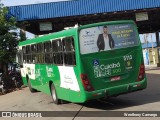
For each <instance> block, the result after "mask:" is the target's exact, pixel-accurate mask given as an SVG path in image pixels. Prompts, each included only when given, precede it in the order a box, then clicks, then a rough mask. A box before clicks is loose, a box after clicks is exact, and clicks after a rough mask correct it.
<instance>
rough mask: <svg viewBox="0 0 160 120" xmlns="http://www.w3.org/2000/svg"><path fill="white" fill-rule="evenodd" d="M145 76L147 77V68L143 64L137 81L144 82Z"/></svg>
mask: <svg viewBox="0 0 160 120" xmlns="http://www.w3.org/2000/svg"><path fill="white" fill-rule="evenodd" d="M144 75H145V67H144V64H141V65H140V68H139V73H138V80H137V81H141V80H143V79H144Z"/></svg>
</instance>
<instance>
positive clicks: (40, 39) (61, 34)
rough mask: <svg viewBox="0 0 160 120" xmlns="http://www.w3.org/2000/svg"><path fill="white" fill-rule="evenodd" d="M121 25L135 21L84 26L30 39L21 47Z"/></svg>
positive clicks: (21, 43)
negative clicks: (104, 26)
mask: <svg viewBox="0 0 160 120" xmlns="http://www.w3.org/2000/svg"><path fill="white" fill-rule="evenodd" d="M120 23H132V24H133V23H134V21H133V20H119V21H108V22H99V23H93V24H87V25H82V26H79V27H77V28H71V29H68V30H62V31H59V32H56V33H50V34H48V35H44V36H41V37H37V38H33V39H28V40H26V41H23V42H20V43H19V46H24V45H28V44H34V43H40V42H45V41H48V40H52V39H58V38H63V37H66V36H72V35H74V34H75V32H77V30H81V29H84V28H88V27H94V26H102V25H104V24H108V25H110V24H120Z"/></svg>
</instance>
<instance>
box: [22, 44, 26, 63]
mask: <svg viewBox="0 0 160 120" xmlns="http://www.w3.org/2000/svg"><path fill="white" fill-rule="evenodd" d="M22 53H23V63H26V47H25V46H23V47H22Z"/></svg>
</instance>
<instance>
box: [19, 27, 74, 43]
mask: <svg viewBox="0 0 160 120" xmlns="http://www.w3.org/2000/svg"><path fill="white" fill-rule="evenodd" d="M76 31H77V28H71V29H68V30H62V31H59V32H56V33H50V34H48V35H44V36H41V37H37V38H33V39H28V40H26V41H23V42H19V46H24V45H28V44H34V43H40V42H45V41H49V40H52V39H59V38H63V37H66V36H71V35H74V33H75V32H76Z"/></svg>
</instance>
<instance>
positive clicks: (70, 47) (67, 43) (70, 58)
mask: <svg viewBox="0 0 160 120" xmlns="http://www.w3.org/2000/svg"><path fill="white" fill-rule="evenodd" d="M63 50H64V64H65V65H76V59H75V47H74V39H73V37H67V38H64V39H63Z"/></svg>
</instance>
